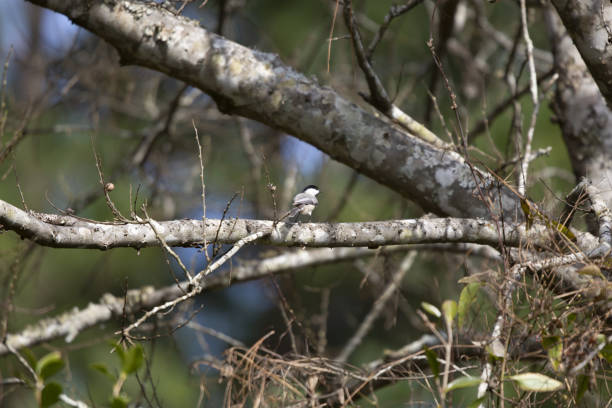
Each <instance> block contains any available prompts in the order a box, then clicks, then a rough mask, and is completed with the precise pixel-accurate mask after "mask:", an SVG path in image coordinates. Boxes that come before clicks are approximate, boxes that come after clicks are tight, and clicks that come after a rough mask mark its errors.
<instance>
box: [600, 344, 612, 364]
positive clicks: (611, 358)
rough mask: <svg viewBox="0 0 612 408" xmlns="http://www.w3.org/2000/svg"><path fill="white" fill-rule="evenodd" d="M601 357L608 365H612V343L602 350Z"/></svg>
mask: <svg viewBox="0 0 612 408" xmlns="http://www.w3.org/2000/svg"><path fill="white" fill-rule="evenodd" d="M599 355H600V356H601V357H602V358H604V359H605V360H606V361H607V362H608V363H612V343H608V344H606V345H605V346H604V348H602V349H601V351H600V352H599Z"/></svg>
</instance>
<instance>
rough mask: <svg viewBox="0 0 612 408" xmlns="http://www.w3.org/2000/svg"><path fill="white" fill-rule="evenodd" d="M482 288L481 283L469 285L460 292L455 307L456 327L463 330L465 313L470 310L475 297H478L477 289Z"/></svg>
mask: <svg viewBox="0 0 612 408" xmlns="http://www.w3.org/2000/svg"><path fill="white" fill-rule="evenodd" d="M481 286H482V283H470V284H469V285H467V286H466V287H465V288H463V290H462V291H461V295H459V304H458V305H457V325H458V326H459V328H460V329H461V328H463V325H464V323H465V318H466V317H467V312H468V310H469V309H470V306H471V305H472V303H474V300H476V296H477V295H478V289H480V287H481Z"/></svg>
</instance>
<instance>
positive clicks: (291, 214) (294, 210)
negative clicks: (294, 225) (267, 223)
mask: <svg viewBox="0 0 612 408" xmlns="http://www.w3.org/2000/svg"><path fill="white" fill-rule="evenodd" d="M299 213H300V207H293V208H292V209H290V210H289V211H287V212H286V213H285V215H283V216H282V217H281V218H280V220H279V221H282V220H284V219H285V218H289V220H290V221H292V222H293V221H295V217H297V216H298V215H299Z"/></svg>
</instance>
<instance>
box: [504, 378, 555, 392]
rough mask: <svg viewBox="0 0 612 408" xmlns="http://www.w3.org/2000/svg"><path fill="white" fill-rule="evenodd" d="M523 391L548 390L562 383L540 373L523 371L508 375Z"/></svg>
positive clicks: (553, 389)
mask: <svg viewBox="0 0 612 408" xmlns="http://www.w3.org/2000/svg"><path fill="white" fill-rule="evenodd" d="M510 379H511V380H513V381H516V382H517V383H518V385H519V387H520V388H521V389H523V390H525V391H536V392H548V391H555V390H558V389H559V388H561V387H562V386H563V384H562V383H561V382H559V381H557V380H555V379H553V378H550V377H547V376H545V375H544V374H540V373H524V374H517V375H513V376H510Z"/></svg>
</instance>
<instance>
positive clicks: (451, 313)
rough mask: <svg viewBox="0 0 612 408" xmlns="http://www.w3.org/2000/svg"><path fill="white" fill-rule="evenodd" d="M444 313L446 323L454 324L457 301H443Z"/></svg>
mask: <svg viewBox="0 0 612 408" xmlns="http://www.w3.org/2000/svg"><path fill="white" fill-rule="evenodd" d="M442 314H443V315H444V320H445V321H446V324H448V325H450V324H452V323H453V320H455V316H457V302H455V301H454V300H445V301H444V302H443V303H442Z"/></svg>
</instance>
